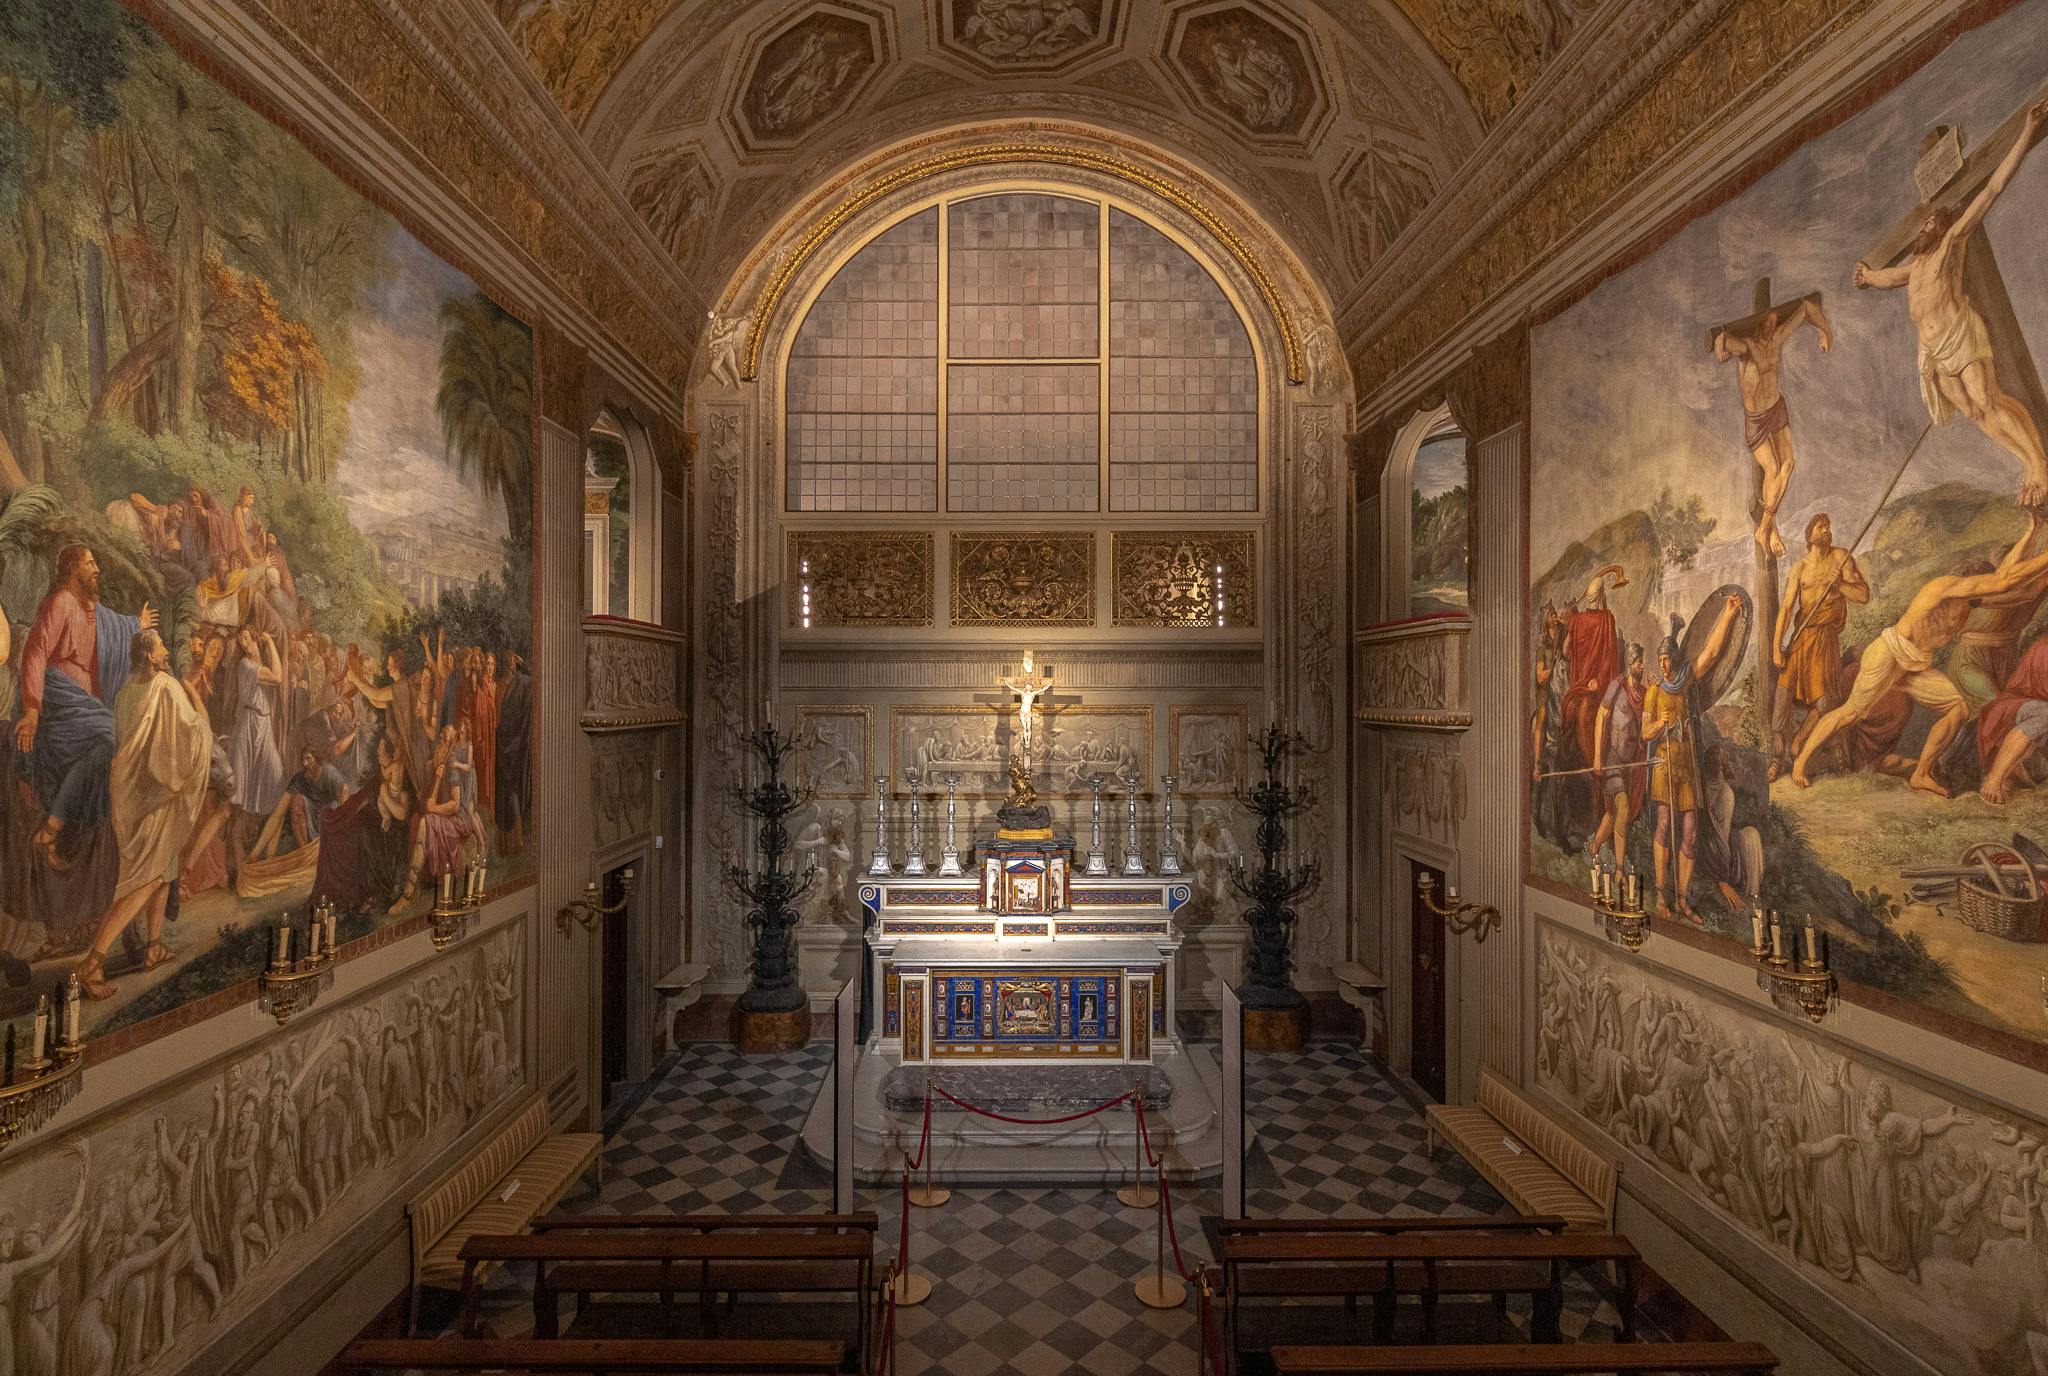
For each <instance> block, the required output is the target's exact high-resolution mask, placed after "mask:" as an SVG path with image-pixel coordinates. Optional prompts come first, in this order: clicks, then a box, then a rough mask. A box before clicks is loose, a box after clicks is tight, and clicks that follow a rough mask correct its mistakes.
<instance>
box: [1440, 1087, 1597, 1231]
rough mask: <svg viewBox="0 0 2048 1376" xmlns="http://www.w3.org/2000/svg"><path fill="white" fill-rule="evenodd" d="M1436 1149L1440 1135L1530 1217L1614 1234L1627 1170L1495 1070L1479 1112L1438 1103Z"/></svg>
mask: <svg viewBox="0 0 2048 1376" xmlns="http://www.w3.org/2000/svg"><path fill="white" fill-rule="evenodd" d="M1425 1117H1426V1118H1427V1120H1428V1124H1429V1150H1430V1153H1431V1154H1432V1155H1434V1154H1435V1152H1436V1143H1437V1139H1438V1138H1439V1137H1441V1138H1442V1139H1443V1140H1444V1141H1446V1142H1449V1143H1450V1144H1451V1145H1452V1146H1453V1147H1455V1148H1457V1151H1458V1154H1459V1155H1460V1156H1462V1157H1464V1158H1465V1159H1466V1160H1467V1161H1469V1162H1471V1164H1472V1168H1473V1169H1474V1170H1476V1171H1478V1172H1479V1173H1480V1174H1481V1175H1482V1176H1485V1177H1486V1181H1487V1183H1488V1184H1490V1185H1492V1186H1493V1187H1494V1188H1495V1189H1496V1190H1499V1191H1500V1192H1501V1194H1502V1196H1503V1197H1504V1198H1506V1199H1507V1201H1508V1202H1509V1203H1510V1204H1512V1205H1514V1206H1515V1207H1516V1208H1517V1209H1520V1210H1521V1211H1522V1212H1523V1213H1527V1214H1561V1215H1563V1216H1564V1217H1565V1218H1566V1219H1568V1220H1570V1224H1569V1226H1570V1227H1571V1228H1572V1229H1574V1230H1583V1231H1588V1232H1599V1233H1611V1232H1613V1231H1614V1201H1615V1196H1616V1193H1617V1191H1618V1189H1619V1187H1620V1184H1621V1166H1620V1164H1619V1163H1618V1162H1616V1161H1613V1160H1611V1159H1610V1158H1608V1157H1605V1156H1602V1155H1601V1154H1600V1153H1599V1152H1597V1151H1595V1150H1593V1148H1591V1147H1589V1146H1587V1145H1586V1144H1585V1143H1584V1142H1581V1141H1580V1140H1579V1139H1578V1138H1576V1137H1574V1136H1572V1134H1571V1133H1569V1132H1567V1131H1566V1130H1565V1129H1564V1127H1563V1126H1562V1125H1560V1124H1559V1123H1558V1122H1557V1121H1556V1120H1555V1119H1553V1118H1551V1117H1550V1116H1549V1115H1547V1114H1545V1113H1544V1112H1543V1111H1542V1110H1541V1109H1539V1108H1537V1107H1536V1106H1535V1105H1534V1104H1532V1103H1530V1102H1529V1101H1528V1100H1527V1099H1525V1098H1523V1097H1522V1096H1521V1095H1520V1094H1517V1093H1516V1092H1515V1091H1514V1090H1513V1089H1512V1088H1510V1087H1509V1085H1508V1083H1507V1082H1506V1081H1505V1080H1502V1079H1501V1078H1500V1077H1499V1076H1497V1075H1495V1074H1494V1073H1493V1072H1492V1071H1490V1070H1482V1071H1481V1072H1480V1073H1479V1102H1478V1103H1477V1104H1476V1105H1474V1106H1472V1107H1457V1106H1453V1105H1449V1104H1431V1105H1430V1106H1429V1109H1428V1112H1427V1114H1426V1115H1425Z"/></svg>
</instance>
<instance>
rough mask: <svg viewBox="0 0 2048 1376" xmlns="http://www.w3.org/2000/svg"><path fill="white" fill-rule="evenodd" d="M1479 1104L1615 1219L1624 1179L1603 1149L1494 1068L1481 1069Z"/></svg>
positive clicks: (1610, 1220)
mask: <svg viewBox="0 0 2048 1376" xmlns="http://www.w3.org/2000/svg"><path fill="white" fill-rule="evenodd" d="M1479 1107H1481V1108H1483V1109H1485V1110H1486V1111H1487V1112H1488V1113H1490V1114H1492V1115H1493V1116H1494V1118H1496V1119H1497V1120H1499V1122H1500V1125H1501V1126H1502V1127H1503V1128H1505V1129H1507V1131H1508V1132H1509V1133H1510V1134H1511V1135H1513V1136H1514V1137H1515V1139H1516V1140H1518V1141H1519V1142H1521V1143H1522V1144H1523V1145H1524V1146H1526V1147H1528V1148H1529V1149H1530V1150H1532V1151H1534V1152H1535V1153H1536V1154H1537V1155H1538V1156H1540V1157H1542V1158H1543V1159H1544V1160H1545V1161H1548V1162H1549V1163H1550V1164H1551V1165H1553V1166H1555V1167H1556V1168H1557V1171H1558V1174H1560V1175H1562V1176H1563V1177H1564V1178H1565V1179H1567V1180H1569V1181H1571V1182H1572V1184H1574V1185H1576V1186H1578V1187H1579V1188H1580V1189H1582V1190H1584V1191H1585V1192H1586V1193H1587V1195H1589V1196H1591V1197H1592V1198H1593V1199H1595V1200H1597V1201H1598V1202H1599V1203H1600V1205H1601V1207H1602V1208H1604V1209H1606V1210H1607V1217H1608V1220H1609V1222H1610V1223H1611V1222H1612V1221H1613V1218H1614V1195H1615V1190H1616V1188H1617V1187H1618V1186H1619V1185H1620V1182H1621V1168H1620V1167H1619V1166H1617V1165H1616V1164H1615V1163H1614V1162H1613V1161H1610V1160H1608V1159H1607V1158H1606V1157H1604V1156H1602V1155H1601V1154H1600V1153H1599V1152H1597V1151H1594V1150H1593V1149H1592V1148H1591V1147H1589V1146H1587V1145H1586V1144H1585V1143H1584V1142H1581V1141H1580V1140H1579V1139H1578V1138H1576V1137H1574V1136H1572V1134H1571V1133H1569V1132H1567V1131H1565V1129H1564V1127H1563V1125H1562V1124H1560V1123H1558V1122H1557V1120H1556V1119H1554V1118H1552V1117H1550V1116H1549V1115H1548V1114H1546V1113H1545V1112H1544V1111H1543V1110H1542V1109H1540V1108H1537V1107H1536V1105H1534V1104H1532V1103H1530V1102H1529V1101H1528V1100H1527V1099H1524V1098H1523V1097H1522V1096H1521V1095H1520V1094H1517V1093H1516V1092H1515V1091H1514V1090H1513V1089H1511V1088H1510V1087H1509V1086H1508V1084H1507V1082H1506V1081H1505V1080H1502V1079H1501V1078H1500V1077H1499V1076H1497V1075H1495V1074H1494V1073H1493V1072H1492V1071H1490V1070H1482V1071H1480V1072H1479Z"/></svg>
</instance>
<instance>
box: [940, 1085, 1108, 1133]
mask: <svg viewBox="0 0 2048 1376" xmlns="http://www.w3.org/2000/svg"><path fill="white" fill-rule="evenodd" d="M932 1088H933V1089H935V1090H937V1091H938V1092H939V1093H940V1094H943V1095H945V1096H946V1101H947V1102H948V1103H950V1104H952V1105H954V1106H955V1107H956V1108H964V1109H966V1110H967V1111H968V1112H969V1113H976V1114H980V1115H981V1116H982V1117H983V1118H993V1119H995V1120H996V1121H997V1122H998V1123H1021V1124H1023V1125H1025V1126H1026V1127H1051V1126H1052V1125H1053V1124H1055V1123H1073V1122H1078V1121H1080V1120H1081V1119H1083V1118H1093V1117H1094V1116H1095V1115H1096V1114H1098V1113H1103V1112H1107V1111H1108V1110H1110V1109H1113V1108H1115V1107H1116V1106H1117V1105H1119V1104H1123V1103H1128V1102H1129V1101H1130V1099H1131V1093H1128V1092H1127V1093H1124V1094H1119V1095H1117V1097H1116V1098H1114V1099H1111V1100H1110V1101H1109V1102H1108V1103H1106V1104H1097V1105H1096V1106H1095V1107H1094V1108H1088V1109H1082V1110H1081V1111H1080V1112H1079V1113H1069V1114H1068V1115H1066V1116H1065V1117H1064V1118H1012V1117H1010V1116H1009V1115H1008V1114H1004V1113H991V1112H989V1110H987V1109H985V1108H976V1107H975V1106H974V1105H973V1104H970V1103H968V1102H967V1101H966V1100H965V1099H962V1098H960V1097H959V1096H957V1095H954V1094H951V1093H949V1092H948V1091H947V1089H946V1087H945V1086H944V1085H933V1086H932ZM926 1112H927V1113H929V1112H930V1109H929V1108H927V1109H926Z"/></svg>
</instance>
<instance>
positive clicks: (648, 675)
mask: <svg viewBox="0 0 2048 1376" xmlns="http://www.w3.org/2000/svg"><path fill="white" fill-rule="evenodd" d="M681 671H682V646H681V645H680V644H679V643H677V641H676V640H674V639H672V638H669V637H667V636H655V635H650V634H647V633H645V632H642V631H623V630H615V629H612V628H609V627H605V626H601V625H589V624H586V625H585V626H584V628H583V725H584V729H585V730H607V729H610V730H617V729H620V728H624V727H634V726H659V725H666V724H668V723H671V722H677V721H681V720H682V719H683V710H682V699H681V695H680V694H681V683H682V672H681Z"/></svg>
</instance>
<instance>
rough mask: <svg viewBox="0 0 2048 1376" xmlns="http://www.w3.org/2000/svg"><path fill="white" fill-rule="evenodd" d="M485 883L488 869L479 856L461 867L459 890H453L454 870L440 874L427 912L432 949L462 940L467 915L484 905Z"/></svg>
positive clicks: (468, 917)
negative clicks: (438, 883) (437, 889)
mask: <svg viewBox="0 0 2048 1376" xmlns="http://www.w3.org/2000/svg"><path fill="white" fill-rule="evenodd" d="M488 887H490V880H489V878H488V871H487V870H486V869H485V866H484V862H483V861H481V860H479V861H477V862H475V863H474V864H472V865H470V866H469V867H468V868H467V869H465V870H464V871H463V875H462V890H461V892H460V893H458V892H456V888H455V874H454V871H452V870H451V871H449V872H448V873H447V874H444V875H442V876H441V888H440V891H439V893H437V894H436V895H435V897H434V906H433V907H432V908H431V909H429V910H428V912H427V935H428V936H430V937H432V938H433V941H434V949H435V950H437V951H445V950H447V949H448V948H449V947H450V946H452V945H454V944H455V943H456V942H458V941H460V940H462V938H463V935H464V933H466V932H468V930H469V919H470V917H471V916H472V915H473V914H474V913H475V912H476V910H477V909H478V908H481V907H482V906H483V905H484V890H485V889H487V888H488Z"/></svg>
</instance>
